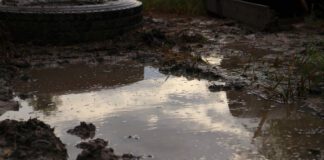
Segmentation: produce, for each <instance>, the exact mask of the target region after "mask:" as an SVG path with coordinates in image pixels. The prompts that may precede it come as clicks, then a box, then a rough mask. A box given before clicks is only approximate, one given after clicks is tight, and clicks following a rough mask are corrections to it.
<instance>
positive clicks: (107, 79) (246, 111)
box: [0, 14, 324, 160]
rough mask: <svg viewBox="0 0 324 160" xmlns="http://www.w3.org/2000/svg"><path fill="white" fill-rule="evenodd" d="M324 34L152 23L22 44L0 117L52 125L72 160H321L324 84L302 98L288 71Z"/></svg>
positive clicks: (179, 20)
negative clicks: (92, 37) (96, 35)
mask: <svg viewBox="0 0 324 160" xmlns="http://www.w3.org/2000/svg"><path fill="white" fill-rule="evenodd" d="M320 32H321V30H315V29H309V28H307V27H300V26H296V27H295V28H294V29H292V30H290V31H280V32H276V33H261V32H254V31H250V30H247V29H245V28H244V27H243V26H241V25H240V24H238V23H236V22H233V21H231V20H226V19H211V18H206V17H181V16H179V17H174V16H172V15H155V14H153V15H146V17H145V18H144V24H143V27H142V28H140V29H138V30H136V31H133V32H131V33H128V34H126V35H121V36H120V37H117V38H115V39H111V40H107V41H104V42H93V43H87V44H78V45H70V46H51V45H49V46H35V45H32V44H19V45H15V53H12V55H11V56H12V58H11V59H10V60H8V59H7V60H5V61H4V62H2V63H1V68H0V86H1V87H0V93H1V94H0V106H1V107H0V115H1V114H3V115H1V116H0V119H1V120H5V119H7V118H9V119H19V120H20V119H22V120H28V118H30V117H35V118H39V119H40V120H42V121H44V122H46V123H48V124H50V125H51V126H53V127H54V126H55V128H57V129H58V131H55V134H56V135H58V137H59V138H60V139H61V140H62V141H63V143H66V144H67V147H66V148H67V151H68V154H69V159H121V160H124V159H127V160H128V159H137V158H139V157H136V156H133V154H124V155H123V154H120V153H115V152H114V150H113V149H111V148H115V149H116V150H117V151H119V152H121V153H134V155H144V156H142V157H144V158H151V159H161V160H163V159H174V160H176V159H188V158H189V159H190V158H191V159H215V160H216V159H321V158H323V157H324V156H323V153H324V148H323V145H322V144H321V142H323V138H324V136H323V132H324V131H323V126H324V124H323V117H324V109H323V106H324V105H323V104H324V102H323V101H324V100H323V93H324V92H323V89H324V87H323V84H324V83H323V80H324V79H320V80H319V81H320V82H319V83H317V84H316V85H314V86H309V87H304V90H303V91H305V92H300V93H303V94H301V95H299V94H298V93H299V92H297V91H298V90H297V88H298V84H299V83H297V82H299V80H300V77H301V76H300V75H301V71H300V70H298V69H297V68H294V67H291V66H292V64H291V60H292V57H303V56H304V55H305V52H306V50H307V46H306V44H308V43H313V42H314V41H315V42H320V41H322V40H323V35H321V34H319V33H320ZM125 39H127V41H125ZM313 47H315V48H317V49H318V50H320V51H322V50H323V47H322V46H321V43H318V44H315V45H313ZM291 68H293V69H291ZM321 74H323V73H320V72H318V73H316V75H317V77H320V75H321ZM279 75H280V76H282V75H284V76H282V77H281V78H279ZM285 75H291V76H289V79H288V78H287V77H285ZM276 77H277V78H276ZM279 81H280V82H279ZM288 82H290V83H291V84H294V85H290V84H289V83H288ZM288 84H289V85H288ZM287 86H291V87H290V88H293V89H294V90H291V92H290V91H289V90H288V89H287ZM299 86H300V85H299ZM287 91H289V92H287ZM286 93H287V94H286ZM287 95H288V96H287ZM14 97H15V99H14V100H15V101H18V103H19V105H20V107H19V106H17V103H15V102H14V101H12V99H13V98H14ZM197 97H198V98H197ZM10 110H11V111H10ZM2 122H8V121H2ZM79 122H86V123H81V124H80V126H77V127H75V124H77V123H79ZM87 123H89V124H87ZM91 124H92V125H91ZM94 126H97V127H94ZM74 127H75V128H74ZM71 128H74V129H71ZM69 129H71V130H69ZM68 130H69V131H68ZM67 131H68V132H69V133H73V134H75V135H78V136H79V137H81V139H86V138H91V139H90V140H89V141H88V142H81V143H79V142H80V139H79V138H77V137H75V136H73V135H70V134H68V133H67ZM0 132H1V131H0ZM95 132H96V134H95ZM3 134H5V133H3ZM139 137H141V138H139ZM93 138H94V139H93ZM211 139H215V141H216V142H215V141H211ZM106 140H109V142H110V143H109V147H107V146H108V141H106ZM76 146H77V147H78V148H79V149H78V148H77V147H76ZM30 149H31V150H32V149H33V147H31V148H30ZM80 149H81V150H80ZM215 149H216V150H217V151H216V152H215ZM3 151H5V152H3V153H5V154H3V155H6V156H8V155H9V154H8V153H10V154H11V151H10V150H8V151H7V150H3ZM9 151H10V152H9ZM22 151H24V150H22ZM27 153H29V152H27ZM36 155H37V154H36ZM44 155H45V154H44ZM118 155H119V156H118ZM193 157H194V158H193Z"/></svg>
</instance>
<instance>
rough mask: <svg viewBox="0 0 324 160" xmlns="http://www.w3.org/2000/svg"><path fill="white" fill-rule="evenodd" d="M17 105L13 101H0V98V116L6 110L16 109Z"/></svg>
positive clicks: (17, 108)
mask: <svg viewBox="0 0 324 160" xmlns="http://www.w3.org/2000/svg"><path fill="white" fill-rule="evenodd" d="M18 110H19V105H18V103H17V102H15V101H1V100H0V116H1V115H2V114H4V113H5V112H7V111H18Z"/></svg>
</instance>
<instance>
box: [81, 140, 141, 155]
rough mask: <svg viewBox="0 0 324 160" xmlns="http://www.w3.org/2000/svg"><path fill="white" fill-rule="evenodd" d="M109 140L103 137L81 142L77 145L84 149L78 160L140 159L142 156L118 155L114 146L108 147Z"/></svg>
mask: <svg viewBox="0 0 324 160" xmlns="http://www.w3.org/2000/svg"><path fill="white" fill-rule="evenodd" d="M107 146H108V141H105V140H103V139H99V138H97V139H95V140H90V141H89V142H81V143H80V144H78V145H77V147H78V148H81V149H82V152H81V153H80V154H79V155H78V157H77V160H138V159H140V157H137V156H134V155H132V154H123V155H122V156H118V155H116V154H115V153H114V150H113V149H112V148H106V147H107Z"/></svg>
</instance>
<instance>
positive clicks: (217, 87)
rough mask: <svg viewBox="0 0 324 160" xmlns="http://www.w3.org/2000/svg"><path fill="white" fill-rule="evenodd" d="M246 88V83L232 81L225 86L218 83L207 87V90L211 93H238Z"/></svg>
mask: <svg viewBox="0 0 324 160" xmlns="http://www.w3.org/2000/svg"><path fill="white" fill-rule="evenodd" d="M246 86H248V84H247V83H246V82H244V81H241V80H234V81H229V82H227V83H225V84H219V83H214V84H211V85H210V86H209V87H208V89H209V91H211V92H219V91H230V90H235V91H240V90H242V89H244V88H245V87H246Z"/></svg>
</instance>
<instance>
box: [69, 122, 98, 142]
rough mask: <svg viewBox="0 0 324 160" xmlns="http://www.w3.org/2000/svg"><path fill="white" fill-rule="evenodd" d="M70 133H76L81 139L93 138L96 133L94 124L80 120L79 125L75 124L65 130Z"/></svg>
mask: <svg viewBox="0 0 324 160" xmlns="http://www.w3.org/2000/svg"><path fill="white" fill-rule="evenodd" d="M67 133H70V134H72V135H76V136H78V137H80V138H82V139H88V138H93V137H94V136H95V134H96V126H95V125H93V124H92V123H89V124H87V123H85V122H81V123H80V125H79V126H76V127H75V128H74V129H70V130H68V131H67Z"/></svg>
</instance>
